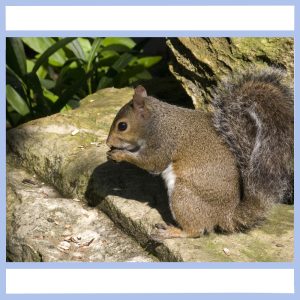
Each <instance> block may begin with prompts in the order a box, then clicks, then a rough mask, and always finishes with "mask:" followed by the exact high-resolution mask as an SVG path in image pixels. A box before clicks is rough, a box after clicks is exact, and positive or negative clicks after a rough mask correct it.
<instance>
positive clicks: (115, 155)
mask: <svg viewBox="0 0 300 300" xmlns="http://www.w3.org/2000/svg"><path fill="white" fill-rule="evenodd" d="M106 156H107V159H111V160H113V161H116V162H120V161H123V160H125V151H124V150H119V149H113V150H110V151H108V152H107V153H106Z"/></svg>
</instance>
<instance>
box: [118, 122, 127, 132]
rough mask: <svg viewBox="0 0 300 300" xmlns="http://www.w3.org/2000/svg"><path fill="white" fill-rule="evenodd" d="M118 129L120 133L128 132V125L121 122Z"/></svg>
mask: <svg viewBox="0 0 300 300" xmlns="http://www.w3.org/2000/svg"><path fill="white" fill-rule="evenodd" d="M118 129H119V130H120V131H124V130H126V129H127V123H125V122H120V123H119V124H118Z"/></svg>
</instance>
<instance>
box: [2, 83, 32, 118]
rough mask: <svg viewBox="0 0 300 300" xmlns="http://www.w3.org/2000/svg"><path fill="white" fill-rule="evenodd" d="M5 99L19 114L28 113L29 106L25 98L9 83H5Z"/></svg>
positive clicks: (24, 114)
mask: <svg viewBox="0 0 300 300" xmlns="http://www.w3.org/2000/svg"><path fill="white" fill-rule="evenodd" d="M6 99H7V102H8V103H9V104H10V106H11V107H12V108H13V109H14V110H15V111H16V112H17V113H19V114H20V115H21V116H26V115H27V114H29V108H28V106H27V104H26V102H25V100H24V99H23V98H22V97H21V96H20V95H19V94H18V93H17V91H16V90H15V89H14V88H13V87H12V86H10V85H9V84H7V85H6Z"/></svg>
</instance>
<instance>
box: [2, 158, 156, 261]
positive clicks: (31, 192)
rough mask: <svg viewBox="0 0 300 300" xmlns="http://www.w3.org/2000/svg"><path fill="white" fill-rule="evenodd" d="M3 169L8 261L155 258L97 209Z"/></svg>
mask: <svg viewBox="0 0 300 300" xmlns="http://www.w3.org/2000/svg"><path fill="white" fill-rule="evenodd" d="M7 170H8V171H7V245H6V246H7V258H8V260H10V261H45V262H51V261H94V262H95V261H99V262H101V261H102V262H103V261H105V262H109V261H137V260H139V261H144V262H146V261H148V262H151V261H155V260H156V259H155V258H154V257H153V256H151V255H149V254H148V253H147V252H146V251H144V250H143V249H142V248H141V246H140V245H138V243H137V242H136V241H134V240H133V239H132V238H130V237H128V236H127V235H126V234H124V233H123V232H122V231H121V230H120V229H118V228H116V226H115V225H114V224H113V222H112V221H111V220H110V219H109V218H108V217H107V216H106V215H105V214H104V213H103V212H101V211H100V210H97V209H92V208H90V207H88V206H87V205H86V204H84V203H83V202H76V201H73V199H68V198H63V197H62V196H61V195H60V194H59V193H58V192H57V191H56V190H55V189H54V188H52V187H50V186H49V185H46V184H44V185H42V183H41V181H39V180H37V179H35V180H34V181H35V182H36V184H35V185H28V184H24V183H22V180H23V179H24V178H26V179H28V178H31V177H32V175H30V174H29V173H28V172H26V171H24V170H22V169H20V168H18V167H16V166H12V165H11V164H9V165H8V168H7ZM66 226H67V228H69V229H68V232H66V230H65V228H66ZM66 233H67V234H68V237H66ZM78 236H80V238H78Z"/></svg>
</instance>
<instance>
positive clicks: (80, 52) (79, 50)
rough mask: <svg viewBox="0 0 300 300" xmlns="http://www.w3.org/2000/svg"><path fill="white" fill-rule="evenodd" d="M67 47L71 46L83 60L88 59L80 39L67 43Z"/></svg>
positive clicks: (75, 53)
mask: <svg viewBox="0 0 300 300" xmlns="http://www.w3.org/2000/svg"><path fill="white" fill-rule="evenodd" d="M67 48H69V49H70V50H71V51H72V52H73V53H74V55H75V56H76V57H77V58H79V59H81V60H83V61H84V60H85V59H86V57H85V54H84V52H83V49H82V48H81V45H80V43H79V41H78V39H76V40H74V41H72V42H71V43H70V44H69V45H67Z"/></svg>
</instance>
